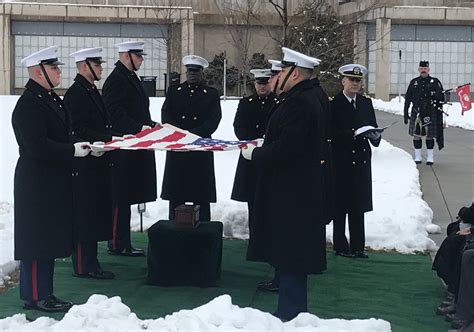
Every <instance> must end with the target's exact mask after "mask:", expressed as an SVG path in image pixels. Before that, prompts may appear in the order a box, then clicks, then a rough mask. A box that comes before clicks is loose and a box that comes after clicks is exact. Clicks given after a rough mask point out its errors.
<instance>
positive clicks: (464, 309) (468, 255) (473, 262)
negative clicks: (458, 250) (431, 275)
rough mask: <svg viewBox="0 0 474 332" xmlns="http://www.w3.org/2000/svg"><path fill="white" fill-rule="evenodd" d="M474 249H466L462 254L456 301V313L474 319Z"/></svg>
mask: <svg viewBox="0 0 474 332" xmlns="http://www.w3.org/2000/svg"><path fill="white" fill-rule="evenodd" d="M473 280H474V249H469V250H466V251H464V253H463V255H462V267H461V284H460V287H459V295H458V299H457V303H456V315H457V316H459V318H461V319H464V320H469V321H474V283H473V282H472V281H473Z"/></svg>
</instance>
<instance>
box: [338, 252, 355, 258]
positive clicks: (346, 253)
mask: <svg viewBox="0 0 474 332" xmlns="http://www.w3.org/2000/svg"><path fill="white" fill-rule="evenodd" d="M334 254H335V255H336V256H342V257H349V258H354V255H353V254H351V253H350V252H347V251H335V252H334Z"/></svg>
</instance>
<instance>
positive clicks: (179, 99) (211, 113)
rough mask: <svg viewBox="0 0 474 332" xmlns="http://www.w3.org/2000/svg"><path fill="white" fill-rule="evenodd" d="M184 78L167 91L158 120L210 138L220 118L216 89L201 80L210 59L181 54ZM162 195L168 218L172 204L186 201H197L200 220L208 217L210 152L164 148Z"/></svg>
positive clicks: (212, 193) (212, 198) (212, 182)
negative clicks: (164, 161) (184, 68)
mask: <svg viewBox="0 0 474 332" xmlns="http://www.w3.org/2000/svg"><path fill="white" fill-rule="evenodd" d="M183 64H184V65H185V66H186V77H187V79H186V81H185V82H183V83H181V84H180V85H179V86H172V87H170V88H169V89H168V91H167V92H166V100H165V102H164V104H163V107H162V109H161V121H162V122H163V123H169V124H171V125H173V126H176V127H178V128H181V129H185V130H188V131H190V132H191V133H193V134H196V135H198V136H201V137H206V138H211V135H212V134H213V133H214V132H215V131H216V129H217V126H218V125H219V122H220V121H221V117H222V111H221V104H220V98H219V93H218V91H217V90H216V89H214V88H212V87H209V86H207V85H206V84H205V82H204V81H203V80H202V73H203V70H204V68H207V66H208V65H209V63H208V62H207V60H206V59H204V58H202V57H200V56H197V55H187V56H185V57H183ZM161 198H162V199H164V200H168V201H169V219H170V220H174V219H175V208H176V207H177V206H179V205H181V204H184V203H186V202H192V203H194V204H196V205H200V210H199V220H201V221H210V220H211V206H210V203H211V202H216V200H217V195H216V178H215V174H214V155H213V152H211V151H207V152H196V151H194V152H193V151H191V152H175V151H168V152H166V163H165V172H164V174H163V185H162V188H161Z"/></svg>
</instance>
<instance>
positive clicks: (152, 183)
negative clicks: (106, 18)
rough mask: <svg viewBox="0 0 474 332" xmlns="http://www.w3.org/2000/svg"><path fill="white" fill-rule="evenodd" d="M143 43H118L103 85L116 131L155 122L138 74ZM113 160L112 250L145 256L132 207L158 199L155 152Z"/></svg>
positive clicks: (137, 129)
mask: <svg viewBox="0 0 474 332" xmlns="http://www.w3.org/2000/svg"><path fill="white" fill-rule="evenodd" d="M143 45H144V42H141V41H127V42H123V43H120V44H117V45H115V46H116V47H117V48H118V52H119V60H118V61H117V62H116V63H115V68H114V70H113V71H112V73H110V75H109V77H108V78H107V79H106V80H105V83H104V86H103V88H102V97H103V100H104V103H105V108H106V110H107V112H109V114H110V115H111V117H112V125H113V129H114V131H116V132H118V133H122V134H126V135H134V134H136V133H138V132H140V131H143V130H146V129H150V128H152V127H154V126H155V124H156V122H154V121H153V120H152V119H151V116H150V109H149V107H150V100H149V98H148V97H147V95H146V94H145V90H144V89H143V85H142V83H141V82H140V79H139V78H138V76H137V74H136V71H138V70H139V69H140V66H141V64H142V63H143V56H144V55H146V53H144V51H143ZM112 159H113V163H114V165H115V166H116V167H114V168H113V171H112V188H113V201H114V215H113V224H112V240H111V241H109V253H110V254H112V255H124V256H143V255H144V251H143V250H142V249H135V248H133V247H132V243H131V239H130V217H131V210H130V206H131V205H133V204H139V203H145V202H151V201H155V200H156V198H157V188H156V165H155V152H154V151H143V150H140V151H120V153H119V154H117V155H116V156H114V157H113V158H112Z"/></svg>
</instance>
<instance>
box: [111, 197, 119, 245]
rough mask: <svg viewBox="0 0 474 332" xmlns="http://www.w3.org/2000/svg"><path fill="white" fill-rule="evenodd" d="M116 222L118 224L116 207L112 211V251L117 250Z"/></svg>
mask: <svg viewBox="0 0 474 332" xmlns="http://www.w3.org/2000/svg"><path fill="white" fill-rule="evenodd" d="M117 222H118V206H116V207H115V209H114V226H113V230H112V249H114V250H115V249H117Z"/></svg>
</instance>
